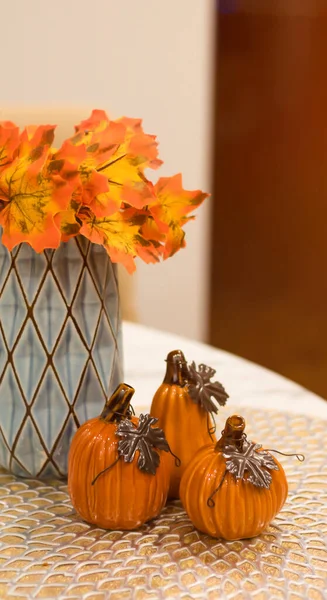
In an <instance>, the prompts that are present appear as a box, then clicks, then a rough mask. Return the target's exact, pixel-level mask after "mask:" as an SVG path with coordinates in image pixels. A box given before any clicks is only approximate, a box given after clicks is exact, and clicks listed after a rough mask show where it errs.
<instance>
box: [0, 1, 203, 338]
mask: <svg viewBox="0 0 327 600" xmlns="http://www.w3.org/2000/svg"><path fill="white" fill-rule="evenodd" d="M214 5H215V2H214V0H165V1H164V2H160V1H159V0H158V1H154V0H138V1H137V2H134V1H132V0H119V2H116V1H115V2H114V1H111V0H93V1H92V2H89V1H86V0H69V2H67V1H65V0H57V2H56V3H46V2H44V1H43V0H29V1H28V2H25V1H24V0H11V2H10V3H9V2H8V3H6V4H3V5H2V6H1V20H2V23H6V24H7V25H6V27H2V34H1V40H0V51H1V56H2V57H5V59H4V58H3V60H2V67H1V71H2V72H1V84H0V85H1V88H0V107H1V106H3V105H6V106H7V107H8V106H22V105H23V106H27V107H28V106H42V107H45V106H49V107H54V108H56V107H58V108H59V107H61V108H62V107H70V108H71V109H72V110H74V108H75V107H81V106H92V107H97V108H104V109H106V110H107V111H108V112H109V114H111V115H112V116H113V117H118V116H120V115H122V114H125V115H128V116H135V117H141V118H143V119H144V127H145V130H146V131H147V132H149V133H156V134H157V135H158V138H159V141H160V154H161V158H162V159H163V160H164V163H165V164H164V165H163V167H162V169H161V175H163V176H165V175H168V174H174V173H176V172H178V171H182V173H183V174H184V185H185V187H187V188H189V189H195V188H202V189H205V190H209V180H210V163H211V157H210V146H211V139H210V134H211V81H212V76H211V69H212V54H213V52H212V45H213V35H214V32H213V26H214V19H213V12H214ZM79 112H80V111H79ZM209 213H210V206H209V203H207V205H206V206H204V207H203V208H201V209H200V210H199V211H198V218H197V220H196V222H195V223H192V224H189V225H188V226H187V249H186V250H183V251H182V252H180V253H179V254H178V255H176V256H175V257H174V258H173V259H171V260H168V261H167V262H165V263H163V264H160V265H156V266H152V265H144V264H141V263H140V262H139V264H138V270H137V274H136V275H135V276H134V277H135V281H134V287H135V307H136V310H137V312H138V316H139V320H140V321H141V322H143V323H145V324H147V325H150V326H154V327H158V328H161V329H165V330H167V331H168V330H169V331H175V332H176V333H180V334H184V335H187V336H189V337H193V338H196V339H204V338H205V336H206V328H207V302H208V292H209V290H208V277H209V246H208V242H209V216H210V215H209Z"/></svg>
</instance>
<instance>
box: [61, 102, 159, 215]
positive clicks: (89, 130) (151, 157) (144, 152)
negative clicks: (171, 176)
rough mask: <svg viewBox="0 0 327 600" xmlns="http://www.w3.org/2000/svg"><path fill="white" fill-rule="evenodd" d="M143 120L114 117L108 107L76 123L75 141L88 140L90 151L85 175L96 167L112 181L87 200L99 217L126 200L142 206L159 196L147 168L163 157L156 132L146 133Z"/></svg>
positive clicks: (154, 165)
mask: <svg viewBox="0 0 327 600" xmlns="http://www.w3.org/2000/svg"><path fill="white" fill-rule="evenodd" d="M141 123H142V122H141V120H140V119H128V118H126V117H123V118H122V119H118V120H117V121H110V120H109V118H108V116H107V115H106V113H105V112H104V111H93V113H92V115H91V117H90V118H89V119H87V120H86V121H82V123H80V125H78V126H77V127H76V130H77V134H76V135H75V136H74V137H73V138H72V143H74V144H82V143H83V144H86V147H87V152H88V159H87V160H86V161H85V163H84V171H85V175H84V176H85V178H87V173H90V169H92V168H96V170H97V172H98V173H101V175H103V176H105V177H106V179H107V182H108V186H109V187H108V189H107V190H105V191H100V192H99V196H98V195H95V196H94V202H93V204H91V203H90V202H89V201H87V200H86V202H85V203H86V204H88V206H90V208H91V209H92V211H93V212H94V213H95V214H96V215H97V216H99V217H101V216H106V215H108V214H110V213H113V212H115V211H116V210H118V209H119V207H120V205H121V203H122V202H127V203H128V204H130V205H131V206H135V207H137V208H142V207H143V206H145V205H146V204H148V203H149V202H152V201H154V199H155V196H154V190H153V185H152V183H151V182H150V181H148V180H147V178H146V177H145V175H144V170H145V169H146V168H157V167H158V166H160V164H161V161H159V160H158V158H157V157H158V149H157V142H156V138H155V136H153V135H148V134H145V133H144V132H143V129H142V124H141Z"/></svg>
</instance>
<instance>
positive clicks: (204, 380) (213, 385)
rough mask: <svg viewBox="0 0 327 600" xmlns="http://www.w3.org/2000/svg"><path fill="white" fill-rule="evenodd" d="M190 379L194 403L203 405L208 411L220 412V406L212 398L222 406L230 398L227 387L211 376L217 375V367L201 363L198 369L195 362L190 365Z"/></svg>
mask: <svg viewBox="0 0 327 600" xmlns="http://www.w3.org/2000/svg"><path fill="white" fill-rule="evenodd" d="M188 370H189V375H190V381H189V383H188V393H189V395H190V398H191V399H192V400H193V402H194V403H196V404H199V405H200V406H202V408H203V409H204V410H206V411H207V412H208V413H216V414H217V413H218V407H217V406H216V404H215V403H214V402H213V400H212V399H214V400H216V402H218V404H219V405H220V406H224V405H225V404H226V400H227V398H229V396H228V394H227V392H226V390H225V388H224V387H223V385H222V384H221V383H219V381H215V382H212V381H211V378H212V377H213V376H214V375H215V373H216V371H215V369H212V368H211V367H208V366H207V365H204V364H201V365H199V367H198V369H197V368H196V364H195V362H192V363H191V364H190V365H189V367H188Z"/></svg>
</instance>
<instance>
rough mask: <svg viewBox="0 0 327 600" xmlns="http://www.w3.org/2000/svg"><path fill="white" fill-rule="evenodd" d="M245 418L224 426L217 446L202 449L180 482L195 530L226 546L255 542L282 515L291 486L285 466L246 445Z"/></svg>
mask: <svg viewBox="0 0 327 600" xmlns="http://www.w3.org/2000/svg"><path fill="white" fill-rule="evenodd" d="M244 427H245V421H244V419H243V417H239V416H236V415H234V416H232V417H229V419H227V421H226V425H225V429H224V431H223V432H222V437H221V438H220V440H219V442H217V444H210V445H207V446H205V447H204V448H202V449H201V450H200V451H199V452H198V453H197V454H196V455H195V456H194V458H193V460H192V461H191V462H190V463H189V464H188V466H187V468H186V470H185V472H184V474H183V477H182V481H181V486H180V496H181V500H182V503H183V506H184V508H185V510H186V512H187V514H188V516H189V518H190V519H191V521H192V522H193V524H194V525H195V527H197V529H199V530H200V531H203V532H204V533H208V534H209V535H211V536H213V537H221V538H224V539H226V540H238V539H243V538H252V537H254V536H256V535H258V534H259V533H261V532H262V531H263V530H264V529H265V528H266V527H267V526H268V525H269V523H270V522H271V521H272V519H273V518H274V517H275V516H276V515H277V513H278V512H279V511H280V510H281V508H282V506H283V505H284V502H285V500H286V498H287V493H288V485H287V480H286V475H285V472H284V469H283V467H282V466H281V464H280V463H279V462H278V461H277V460H276V458H275V457H273V456H272V455H271V454H270V453H269V452H267V451H265V450H263V449H262V447H261V446H260V445H259V444H254V443H252V442H250V441H248V440H247V438H246V435H245V433H244Z"/></svg>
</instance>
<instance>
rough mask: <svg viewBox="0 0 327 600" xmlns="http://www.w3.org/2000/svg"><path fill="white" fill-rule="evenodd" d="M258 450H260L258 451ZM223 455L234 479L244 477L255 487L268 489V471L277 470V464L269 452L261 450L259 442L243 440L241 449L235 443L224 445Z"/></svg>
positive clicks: (269, 480) (270, 477)
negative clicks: (246, 475) (246, 474)
mask: <svg viewBox="0 0 327 600" xmlns="http://www.w3.org/2000/svg"><path fill="white" fill-rule="evenodd" d="M259 450H260V452H259ZM223 457H224V458H225V459H226V469H227V471H229V472H230V473H231V474H232V475H234V477H235V478H236V479H245V477H244V475H245V472H247V473H248V477H247V481H249V482H250V483H252V484H253V485H255V486H256V487H261V488H266V489H269V487H270V484H271V482H272V476H271V473H270V472H269V471H272V470H275V471H278V470H279V469H278V466H277V464H276V463H275V461H274V459H273V457H272V456H271V454H269V452H266V451H265V450H262V446H261V444H255V443H254V442H250V441H249V440H247V439H244V440H243V444H242V449H238V448H237V447H236V446H235V445H228V446H225V447H224V449H223Z"/></svg>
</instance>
